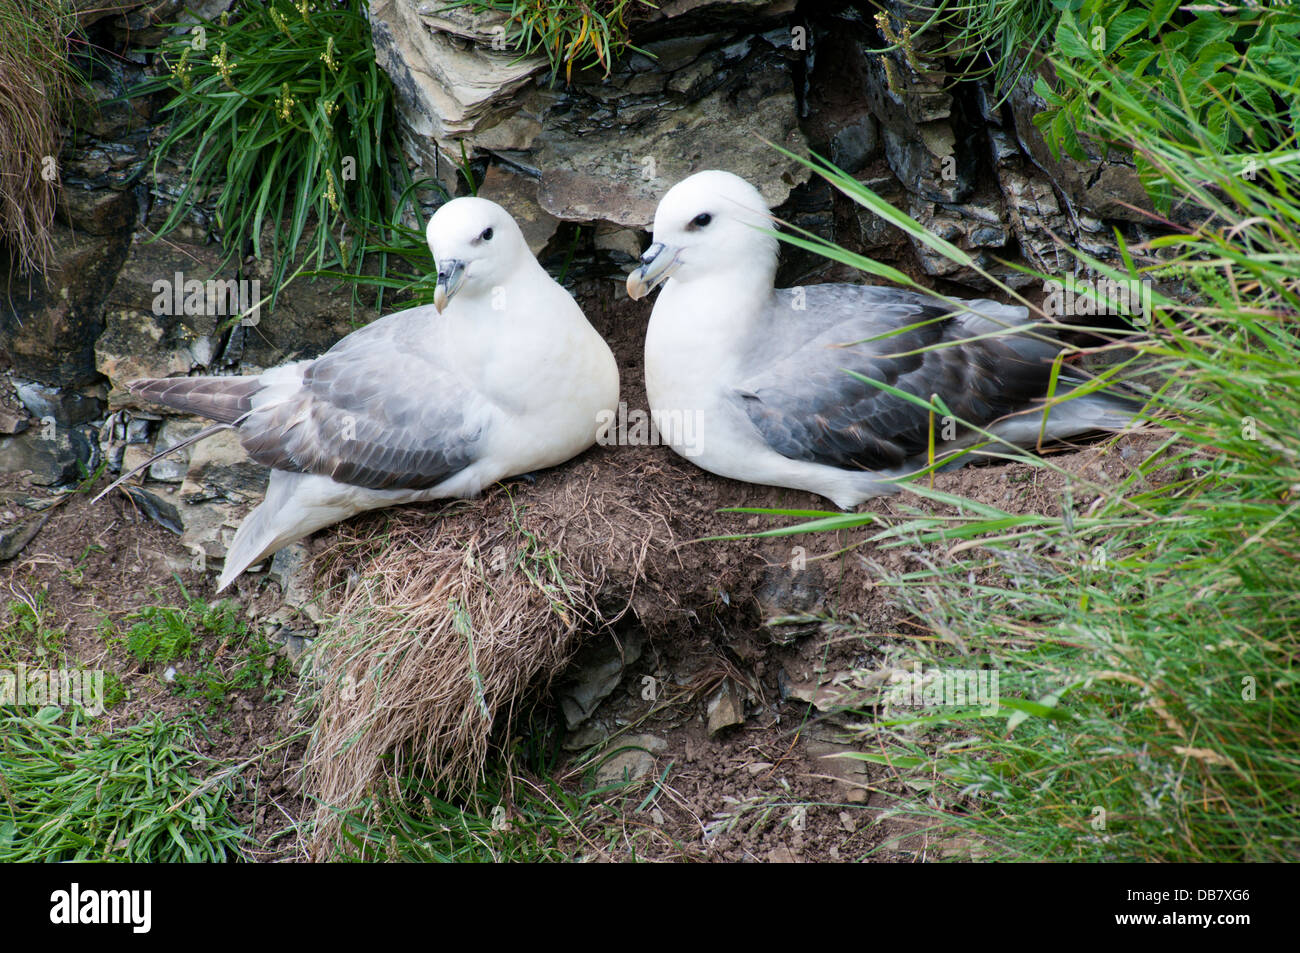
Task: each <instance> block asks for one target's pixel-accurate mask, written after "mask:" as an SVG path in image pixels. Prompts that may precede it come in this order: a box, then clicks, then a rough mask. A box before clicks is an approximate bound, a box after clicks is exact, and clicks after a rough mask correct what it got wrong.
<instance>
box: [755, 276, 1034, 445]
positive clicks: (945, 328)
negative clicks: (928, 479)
mask: <svg viewBox="0 0 1300 953" xmlns="http://www.w3.org/2000/svg"><path fill="white" fill-rule="evenodd" d="M794 295H800V296H801V298H802V300H799V303H800V304H802V305H804V309H802V310H806V312H807V313H806V315H796V314H794V313H793V312H794V303H795V300H798V299H793V296H794ZM773 302H774V303H773V307H772V311H771V314H770V315H769V324H770V332H771V333H770V334H769V335H767V336H766V338H767V340H768V341H770V342H771V343H769V344H767V345H765V346H764V349H763V352H762V353H758V354H755V355H754V359H753V361H752V362H751V363H750V365H749V367H748V374H747V376H746V378H745V379H744V380H743V381H742V384H741V387H740V388H739V389H738V390H737V392H736V394H735V399H736V400H737V401H739V402H740V403H741V404H742V406H743V407H744V410H745V412H746V413H747V414H748V416H749V419H750V420H751V421H752V422H753V424H754V426H755V427H756V428H757V429H758V431H759V433H760V434H761V435H762V437H763V439H764V440H765V441H766V442H767V443H768V445H769V446H771V447H772V448H773V449H774V450H776V451H777V452H778V453H780V454H782V455H784V456H786V457H790V458H791V459H796V460H806V461H810V462H815V463H823V464H828V465H831V466H837V467H847V468H855V467H862V468H866V469H872V470H877V469H887V468H889V467H893V466H898V465H900V464H902V463H904V462H905V461H907V460H908V459H909V458H911V457H914V456H916V455H918V454H920V453H923V452H924V451H925V449H926V447H927V446H928V443H929V440H930V431H931V427H932V426H933V427H935V428H938V427H940V426H942V423H941V422H940V421H935V422H934V423H933V424H932V422H931V415H930V414H929V413H928V412H927V411H926V410H925V409H923V408H921V407H918V406H917V405H916V404H914V403H912V402H910V401H907V400H905V399H903V398H902V397H899V396H897V395H895V394H891V393H889V392H887V391H885V390H883V389H882V388H879V387H875V386H873V385H872V384H870V383H867V382H866V381H864V380H861V379H859V378H858V377H855V376H854V374H857V375H861V377H864V378H867V379H869V380H871V381H878V382H882V383H884V384H887V385H889V386H890V387H893V388H896V389H898V390H900V391H903V392H905V393H908V394H912V395H914V396H916V397H919V398H920V399H921V400H924V401H929V399H930V397H931V395H933V394H937V395H938V396H939V398H940V399H941V400H943V402H944V403H945V404H946V405H947V406H948V407H949V408H950V409H951V410H952V412H953V413H954V415H956V417H957V418H958V419H959V420H964V421H968V422H970V423H972V424H975V425H981V426H982V425H984V424H987V423H989V422H990V421H993V420H995V419H997V418H999V417H1002V416H1003V415H1005V414H1008V413H1011V412H1013V411H1017V410H1023V409H1024V408H1025V407H1026V406H1027V405H1029V404H1030V403H1031V402H1032V401H1033V400H1034V399H1035V398H1040V397H1042V395H1043V394H1044V392H1045V391H1046V389H1047V384H1048V380H1049V375H1050V371H1051V361H1052V358H1053V356H1054V355H1055V353H1056V351H1057V350H1058V348H1057V346H1056V345H1054V344H1053V343H1052V342H1050V341H1043V340H1039V339H1036V338H1031V337H1025V336H1022V335H1000V336H996V337H987V338H986V337H980V336H981V335H984V334H993V333H995V332H998V331H1001V330H1002V329H1004V328H1006V327H1015V326H1021V325H1024V324H1025V323H1026V321H1027V318H1026V314H1027V312H1026V311H1025V309H1024V308H1016V307H1010V306H1007V305H1001V304H998V303H996V302H992V301H975V302H969V303H968V304H969V305H970V306H972V307H974V308H976V309H978V313H970V312H966V313H958V314H954V313H953V309H952V307H951V306H949V305H948V304H946V303H944V302H942V301H940V300H938V299H935V298H929V297H927V296H923V295H920V294H916V293H913V292H907V291H899V290H895V289H889V288H867V287H858V286H855V285H818V286H814V287H810V288H805V289H794V290H786V291H780V292H777V293H776V295H775V297H774V299H773ZM796 317H797V318H798V320H794V318H796ZM810 332H812V335H811V336H809V333H810ZM800 334H802V335H803V339H802V340H801V339H800V337H799V335H800ZM850 372H852V373H850ZM935 439H936V443H941V442H943V441H942V440H940V439H939V434H938V433H936V435H935Z"/></svg>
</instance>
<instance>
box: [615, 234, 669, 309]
mask: <svg viewBox="0 0 1300 953" xmlns="http://www.w3.org/2000/svg"><path fill="white" fill-rule="evenodd" d="M681 252H682V250H681V249H680V248H670V247H668V246H667V245H665V244H664V243H663V242H655V243H654V244H653V245H651V246H650V247H649V248H647V249H646V250H645V254H644V255H642V256H641V267H640V268H638V269H636V270H635V271H634V272H632V274H630V275H628V276H627V293H628V297H630V298H631V299H632V300H633V301H637V300H640V299H641V298H644V297H645V296H646V295H648V294H649V293H650V292H652V291H654V290H655V289H656V288H658V287H659V286H660V285H661V284H663V283H664V282H665V281H667V280H668V279H669V278H670V277H671V276H672V273H673V272H674V271H676V270H677V268H678V266H679V265H680V264H681V262H680V261H679V260H678V256H679V255H680V254H681Z"/></svg>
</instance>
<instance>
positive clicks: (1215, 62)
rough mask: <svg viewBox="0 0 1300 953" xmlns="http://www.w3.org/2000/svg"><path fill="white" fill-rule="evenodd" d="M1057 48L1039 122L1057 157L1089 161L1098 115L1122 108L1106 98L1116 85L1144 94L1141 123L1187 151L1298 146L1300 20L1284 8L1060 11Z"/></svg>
mask: <svg viewBox="0 0 1300 953" xmlns="http://www.w3.org/2000/svg"><path fill="white" fill-rule="evenodd" d="M1054 45H1055V49H1054V53H1055V57H1056V60H1057V62H1058V63H1059V65H1060V66H1062V67H1064V69H1061V70H1058V77H1057V80H1056V81H1055V82H1049V80H1048V79H1047V78H1045V77H1042V76H1040V77H1039V78H1038V80H1037V81H1036V83H1035V86H1034V88H1035V91H1036V92H1037V93H1038V95H1040V96H1041V97H1042V98H1043V99H1044V100H1046V101H1047V104H1048V108H1047V109H1045V110H1043V111H1042V112H1041V113H1039V114H1038V115H1037V116H1036V117H1035V118H1034V122H1035V124H1037V125H1038V126H1039V127H1040V128H1041V129H1042V130H1043V131H1044V132H1045V133H1046V134H1047V136H1048V141H1049V145H1051V146H1052V148H1053V150H1054V151H1055V152H1056V153H1057V155H1058V156H1059V154H1060V152H1061V151H1064V152H1066V153H1068V154H1069V155H1071V156H1073V157H1075V158H1077V159H1080V160H1082V159H1084V158H1085V155H1086V152H1085V149H1084V146H1083V143H1082V142H1081V141H1080V138H1079V134H1080V132H1082V133H1083V134H1084V135H1085V136H1089V135H1090V136H1092V137H1094V138H1096V137H1098V136H1100V134H1101V133H1102V132H1103V129H1104V126H1103V125H1102V124H1100V123H1098V122H1097V121H1096V120H1095V118H1094V113H1095V112H1096V111H1097V109H1098V108H1100V109H1102V110H1103V111H1106V110H1110V109H1112V108H1114V107H1116V106H1120V105H1122V104H1120V103H1117V102H1115V101H1114V100H1112V99H1111V98H1110V97H1107V96H1106V95H1104V87H1105V86H1106V85H1107V84H1109V83H1112V82H1120V83H1124V84H1126V85H1138V86H1140V87H1141V89H1142V90H1143V96H1142V97H1141V104H1140V106H1141V111H1142V113H1143V116H1142V118H1143V121H1144V122H1149V123H1151V124H1152V125H1154V126H1157V127H1158V128H1159V129H1160V131H1161V133H1162V134H1163V135H1166V136H1174V137H1176V138H1177V139H1178V141H1180V142H1183V143H1184V144H1192V142H1193V141H1194V138H1195V137H1197V136H1200V137H1203V138H1208V140H1209V141H1210V142H1211V143H1213V144H1214V145H1215V147H1216V148H1219V149H1222V150H1247V149H1249V150H1265V149H1269V148H1273V147H1275V146H1277V145H1280V144H1284V143H1287V142H1290V141H1293V139H1294V134H1295V129H1296V127H1297V123H1298V122H1300V95H1297V94H1296V91H1295V89H1294V87H1293V86H1292V84H1291V82H1290V81H1291V80H1293V79H1294V77H1295V76H1297V75H1300V11H1295V10H1292V9H1290V8H1288V7H1285V6H1268V7H1267V8H1266V7H1263V6H1257V7H1233V8H1232V9H1231V10H1227V9H1224V10H1214V9H1208V8H1206V7H1187V6H1183V5H1180V4H1179V3H1178V2H1177V0H1128V2H1127V3H1122V4H1117V3H1111V2H1106V0H1084V2H1083V3H1082V4H1081V5H1079V6H1078V9H1077V12H1074V11H1071V10H1065V11H1064V12H1062V14H1061V17H1060V20H1059V22H1058V23H1057V26H1056V31H1055V34H1054ZM1134 118H1136V117H1135V116H1132V115H1130V116H1129V117H1128V120H1129V121H1131V120H1132V119H1134ZM1188 119H1190V120H1192V124H1190V125H1189V124H1188V123H1187V122H1186V120H1188ZM1152 131H1154V130H1152Z"/></svg>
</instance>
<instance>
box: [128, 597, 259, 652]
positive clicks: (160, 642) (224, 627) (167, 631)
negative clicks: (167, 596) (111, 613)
mask: <svg viewBox="0 0 1300 953" xmlns="http://www.w3.org/2000/svg"><path fill="white" fill-rule="evenodd" d="M181 591H182V593H184V592H185V591H184V589H182V590H181ZM185 596H186V598H187V599H188V600H189V602H188V605H186V606H184V607H178V606H145V607H144V608H142V609H137V610H136V611H135V612H132V613H131V614H130V615H128V616H127V617H126V619H125V620H124V624H129V625H130V628H128V629H127V630H126V633H125V635H124V636H121V638H122V639H123V640H124V641H125V644H126V650H127V652H128V653H129V654H130V655H131V657H132V658H134V659H135V660H136V661H137V662H146V663H167V662H175V661H177V660H179V659H182V658H188V657H189V656H190V655H191V654H193V652H194V649H195V648H196V647H197V646H198V645H199V643H200V642H201V641H202V640H203V639H204V638H205V637H209V636H210V637H213V638H215V639H216V640H217V641H219V642H222V643H226V642H230V641H231V640H235V639H243V638H244V637H246V635H247V629H246V628H245V626H244V624H243V622H241V621H240V619H239V606H238V605H237V604H236V603H235V602H233V601H232V600H229V599H227V600H223V601H221V602H217V603H213V604H211V605H209V604H208V603H206V602H204V601H203V600H202V599H190V598H189V594H188V593H185Z"/></svg>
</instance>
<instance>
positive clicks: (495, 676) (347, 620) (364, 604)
mask: <svg viewBox="0 0 1300 953" xmlns="http://www.w3.org/2000/svg"><path fill="white" fill-rule="evenodd" d="M481 509H482V504H479V503H471V504H468V505H467V506H465V507H463V508H461V509H459V511H458V512H456V513H454V514H451V515H449V516H448V517H447V518H446V519H444V520H440V521H439V523H440V525H439V526H438V527H437V531H436V532H435V533H433V534H428V532H427V530H428V526H427V523H425V521H422V520H401V519H398V520H395V521H393V523H391V524H390V532H389V533H388V534H387V535H386V537H385V538H384V540H383V544H382V547H381V548H379V549H378V551H377V552H375V553H374V555H373V557H372V558H371V559H370V561H369V562H368V563H367V564H366V566H365V574H364V575H363V576H358V575H356V574H355V573H353V574H352V575H351V578H350V584H348V583H345V584H344V585H345V589H344V591H343V593H342V595H341V599H340V600H339V601H338V604H337V606H336V608H335V613H334V615H333V616H332V621H331V622H330V623H329V624H327V626H326V627H325V628H324V630H323V631H322V633H321V637H320V638H319V639H318V640H317V642H316V645H315V647H314V648H313V668H314V670H315V671H316V672H317V673H318V674H319V676H320V678H321V681H320V686H319V695H318V697H317V704H318V707H319V719H318V721H317V725H316V730H315V737H314V741H313V745H312V751H311V755H310V757H309V761H308V771H309V774H310V776H311V778H312V786H313V790H314V793H315V794H316V796H317V797H318V799H319V802H320V804H321V806H320V808H319V809H318V812H317V816H316V834H315V837H316V844H317V845H318V847H320V846H322V845H325V846H328V845H331V844H334V843H336V842H337V837H338V834H339V831H340V826H339V825H340V815H339V809H342V808H346V807H349V806H352V805H355V804H357V803H358V802H359V801H360V800H361V798H362V797H363V796H364V793H365V791H366V789H367V788H368V787H371V786H373V785H375V784H376V783H384V782H385V781H386V780H387V779H390V778H395V777H399V776H401V775H403V774H404V773H407V772H409V771H410V770H411V769H414V770H415V772H416V773H418V774H420V775H421V776H423V777H424V778H426V779H427V780H428V781H429V782H430V783H432V784H433V785H435V786H437V787H438V788H440V789H441V790H444V791H446V792H447V793H449V794H456V793H464V792H465V791H467V790H468V789H470V788H471V787H472V785H473V784H474V783H475V782H476V781H478V780H479V779H480V778H481V776H482V773H483V767H484V764H485V762H486V760H487V756H488V751H489V737H490V735H491V733H492V730H493V728H494V727H496V726H501V725H506V726H508V725H509V724H510V723H512V721H513V719H514V716H515V713H516V711H517V710H518V708H519V706H520V704H521V702H522V701H523V700H524V699H525V698H526V697H527V696H528V695H529V693H530V692H531V691H535V690H538V689H544V688H545V686H546V685H547V684H548V683H549V681H550V678H551V676H552V675H554V674H555V673H556V672H558V671H560V670H561V669H562V668H563V667H564V665H565V664H566V663H567V662H568V660H569V658H570V657H571V655H572V654H573V652H574V650H575V649H576V648H577V646H578V643H579V640H580V636H581V635H582V634H584V633H586V632H590V631H592V630H594V629H596V628H597V627H598V626H599V625H600V624H601V621H602V617H601V614H600V612H599V611H598V609H597V607H596V604H595V593H596V592H597V591H598V589H599V587H600V583H601V578H600V576H599V575H598V574H597V575H593V574H590V573H588V572H584V571H582V570H581V569H579V568H578V567H577V566H576V565H574V564H573V563H572V562H571V561H569V560H566V559H565V558H564V557H563V556H561V555H560V554H558V553H555V552H553V551H551V550H549V549H548V548H547V547H546V546H545V544H544V542H543V541H542V540H541V539H539V538H538V537H537V536H536V535H534V534H533V533H531V532H529V531H527V530H525V529H524V528H523V527H521V526H520V525H519V523H518V522H513V521H512V522H511V523H510V524H509V525H506V526H504V527H499V528H495V529H493V528H489V524H487V523H486V521H485V520H484V517H483V515H482V514H481V513H478V514H477V517H476V516H475V513H474V511H476V510H481ZM467 525H474V526H477V532H475V533H474V534H473V535H471V536H469V537H467V536H466V535H464V534H463V533H462V532H459V531H460V530H462V529H464V528H465V527H466V526H467ZM358 544H361V545H365V544H364V543H363V542H362V541H361V540H358V539H356V538H349V537H347V536H345V537H343V538H342V539H341V540H340V544H339V545H340V546H342V547H344V548H350V547H353V546H356V545H358ZM317 853H318V855H319V854H320V853H321V851H320V850H318V851H317Z"/></svg>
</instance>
